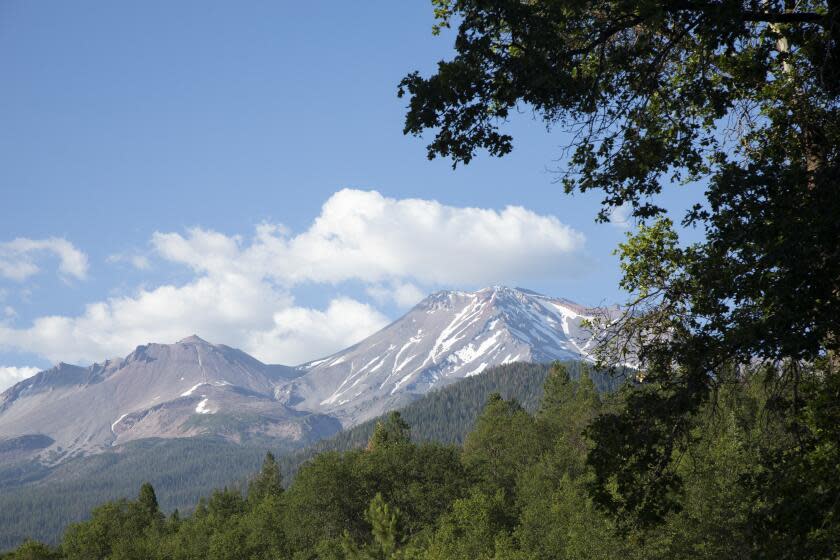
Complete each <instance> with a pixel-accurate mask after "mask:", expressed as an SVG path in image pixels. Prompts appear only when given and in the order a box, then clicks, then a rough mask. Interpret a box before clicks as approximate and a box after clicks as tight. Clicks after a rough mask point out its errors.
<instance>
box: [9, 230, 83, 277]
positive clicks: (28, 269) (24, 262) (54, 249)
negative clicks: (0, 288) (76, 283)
mask: <svg viewBox="0 0 840 560" xmlns="http://www.w3.org/2000/svg"><path fill="white" fill-rule="evenodd" d="M45 255H52V256H55V257H58V259H59V265H58V270H59V272H60V273H61V274H62V275H63V276H65V277H72V278H76V279H79V280H83V279H84V278H85V277H86V276H87V271H88V258H87V255H85V254H84V253H83V252H82V251H80V250H79V249H77V248H76V247H75V246H74V245H73V244H72V243H70V242H69V241H67V240H66V239H63V238H60V237H50V238H48V239H29V238H26V237H18V238H17V239H13V240H12V241H6V242H3V243H0V276H2V277H4V278H7V279H9V280H14V281H17V282H22V281H24V280H26V279H27V278H29V277H31V276H33V275H35V274H37V273H38V272H39V270H40V269H39V267H38V261H39V260H40V259H42V258H43V257H44V256H45Z"/></svg>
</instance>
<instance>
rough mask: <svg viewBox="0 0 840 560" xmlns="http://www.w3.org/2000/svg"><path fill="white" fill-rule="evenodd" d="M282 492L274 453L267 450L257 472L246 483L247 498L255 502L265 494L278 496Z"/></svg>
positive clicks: (280, 478) (281, 481)
mask: <svg viewBox="0 0 840 560" xmlns="http://www.w3.org/2000/svg"><path fill="white" fill-rule="evenodd" d="M282 493H283V477H282V475H281V474H280V466H279V465H278V464H277V460H276V459H275V458H274V455H272V454H271V452H268V453H266V454H265V459H264V460H263V464H262V469H261V470H260V472H259V474H258V475H257V476H256V477H255V478H254V479H253V480H252V481H251V483H250V484H249V485H248V500H249V501H250V502H252V503H255V502H259V501H260V500H263V499H265V497H266V496H280V495H281V494H282Z"/></svg>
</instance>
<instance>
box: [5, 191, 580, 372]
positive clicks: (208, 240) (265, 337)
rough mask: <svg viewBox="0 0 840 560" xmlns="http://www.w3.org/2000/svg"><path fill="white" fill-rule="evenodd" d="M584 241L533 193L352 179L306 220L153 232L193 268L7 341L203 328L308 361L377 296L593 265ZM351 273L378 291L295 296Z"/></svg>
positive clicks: (116, 341)
mask: <svg viewBox="0 0 840 560" xmlns="http://www.w3.org/2000/svg"><path fill="white" fill-rule="evenodd" d="M584 242H585V239H584V236H583V234H581V233H579V232H577V231H575V230H573V229H572V228H570V227H568V226H566V225H564V224H563V223H561V222H560V221H559V220H558V219H557V218H556V217H554V216H550V215H542V214H537V213H535V212H533V211H531V210H527V209H525V208H522V207H517V206H509V207H507V208H504V209H502V210H492V209H482V208H458V207H452V206H446V205H443V204H441V203H439V202H436V201H429V200H420V199H402V200H400V199H393V198H388V197H385V196H382V195H381V194H379V193H377V192H372V191H358V190H342V191H339V192H337V193H335V194H334V195H333V196H331V197H330V198H329V199H328V200H327V201H326V202H325V203H324V205H323V207H322V209H321V212H320V215H319V216H318V217H317V218H316V219H315V220H314V221H313V222H312V224H311V225H310V226H309V227H308V228H307V229H306V230H304V231H302V232H300V233H297V234H292V233H291V232H289V231H288V230H287V229H286V228H284V227H283V226H281V225H275V224H261V225H259V226H257V228H256V232H255V233H254V234H253V235H252V236H250V237H246V236H241V235H233V236H230V235H225V234H223V233H219V232H216V231H213V230H209V229H202V228H192V229H189V230H187V231H186V232H184V233H176V232H156V233H155V234H154V235H153V236H152V240H151V246H152V250H153V252H154V253H155V256H156V257H157V258H158V259H159V260H161V261H163V262H164V263H166V262H168V263H169V264H170V265H173V264H174V265H181V266H185V267H188V268H189V269H190V270H191V271H192V274H193V277H192V279H190V280H188V281H186V282H185V283H183V284H179V285H173V284H164V285H159V286H156V287H148V288H139V289H137V290H136V291H135V292H133V293H130V294H128V295H123V296H119V297H110V298H107V299H104V300H102V301H98V302H94V303H90V304H88V305H87V306H86V307H85V309H84V311H83V312H82V313H80V314H78V315H76V316H63V315H54V316H42V317H38V318H36V319H35V320H33V321H31V323H30V324H29V325H28V326H17V325H16V326H11V325H9V324H4V323H2V322H0V349H2V348H7V349H14V350H18V351H25V352H31V353H34V354H37V355H40V356H43V357H46V358H48V359H50V360H52V361H67V362H77V363H79V362H81V363H85V362H92V361H99V360H103V359H105V358H109V357H116V356H122V355H125V354H127V353H128V352H130V351H131V350H132V349H133V348H134V347H135V346H137V345H138V344H143V343H146V342H152V341H154V342H174V341H176V340H178V339H180V338H183V337H185V336H188V335H190V334H193V333H195V334H198V335H199V336H201V337H203V338H205V339H207V340H210V341H212V342H221V343H225V344H228V345H231V346H236V347H239V348H242V349H243V350H244V351H246V352H249V353H251V354H253V355H254V356H256V357H257V358H259V359H261V360H263V361H266V362H273V363H285V364H297V363H301V362H304V361H308V360H312V359H316V358H320V357H323V356H325V355H327V354H330V353H332V352H335V351H337V350H340V349H342V348H344V347H346V346H348V345H351V344H354V343H355V342H358V341H359V340H361V339H362V338H364V337H365V336H368V335H370V334H372V333H373V332H375V331H376V330H378V329H380V328H382V327H383V326H385V324H386V323H387V318H386V317H385V316H384V315H383V314H382V313H381V312H379V311H378V310H377V309H376V308H375V307H374V306H373V305H372V304H371V303H377V304H383V303H386V302H393V303H396V304H397V305H398V306H400V307H408V306H410V305H413V304H415V303H417V302H418V301H419V300H420V299H422V297H423V295H424V294H425V293H426V292H428V291H429V288H431V287H439V286H443V287H455V286H472V287H481V286H484V285H489V284H498V283H527V282H529V281H531V280H535V279H545V278H550V277H552V276H555V275H559V274H562V275H567V276H568V275H578V274H581V273H583V272H584V271H585V270H586V269H587V267H588V264H587V261H586V259H585V257H584V254H583V246H584ZM112 260H113V261H122V260H128V259H126V258H125V257H122V256H120V257H119V258H118V257H114V258H112ZM62 262H64V261H62ZM83 262H84V263H85V267H86V260H83ZM77 264H78V263H77ZM132 264H135V266H136V263H132ZM143 264H146V263H143ZM71 268H72V267H71V266H70V265H67V269H68V270H70V269H71ZM82 268H84V267H82ZM137 268H140V269H142V266H141V267H137ZM348 281H349V282H354V283H361V285H362V286H363V287H364V289H365V292H366V293H367V295H368V296H369V297H370V298H371V299H372V302H371V303H365V302H363V301H358V300H356V299H351V298H348V297H344V296H341V295H336V296H335V297H333V298H332V299H331V300H329V301H327V302H326V303H325V304H324V306H323V308H321V309H317V308H313V307H311V306H303V305H300V304H298V303H297V302H296V301H295V299H294V297H293V293H294V288H295V287H296V286H299V285H301V284H313V283H314V284H328V285H330V286H331V289H332V290H334V291H339V292H340V291H341V289H342V286H341V283H342V282H348Z"/></svg>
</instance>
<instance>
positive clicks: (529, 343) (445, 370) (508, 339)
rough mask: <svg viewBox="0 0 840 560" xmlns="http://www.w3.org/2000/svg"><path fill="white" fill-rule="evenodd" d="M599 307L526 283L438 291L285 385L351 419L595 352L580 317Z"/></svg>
mask: <svg viewBox="0 0 840 560" xmlns="http://www.w3.org/2000/svg"><path fill="white" fill-rule="evenodd" d="M598 311H599V310H596V309H588V308H585V307H582V306H579V305H577V304H575V303H572V302H570V301H568V300H564V299H558V298H550V297H546V296H543V295H540V294H537V293H534V292H531V291H528V290H522V289H512V288H505V287H493V288H486V289H483V290H480V291H478V292H452V291H448V292H438V293H436V294H433V295H431V296H429V297H428V298H426V299H425V300H424V301H422V302H421V303H420V304H418V305H417V306H416V307H415V308H414V309H412V310H411V311H409V312H408V313H407V314H406V315H405V316H403V317H402V318H401V319H399V320H397V321H396V322H394V323H392V324H391V325H389V326H387V327H386V328H384V329H383V330H381V331H380V332H378V333H376V334H374V335H373V336H371V337H369V338H367V339H365V340H363V341H362V342H360V343H359V344H356V345H355V346H352V347H351V348H348V349H346V350H343V351H341V352H338V353H337V354H334V355H332V356H330V357H328V358H326V359H323V360H317V361H314V362H311V363H308V364H304V365H303V366H300V367H301V368H302V369H304V370H305V371H306V373H305V374H304V375H302V376H301V377H299V378H297V379H295V380H293V381H291V382H290V383H288V384H287V385H286V386H285V387H284V388H283V389H282V390H281V391H280V392H281V393H282V395H283V399H284V400H285V402H286V403H288V404H289V405H291V406H295V407H296V408H298V409H302V410H317V411H319V412H323V413H325V414H330V415H333V416H335V417H337V418H339V419H340V420H341V422H342V424H343V425H345V426H350V425H353V424H357V423H359V422H361V421H364V420H366V419H369V418H372V417H375V416H378V415H379V414H382V413H383V412H385V411H387V410H390V409H393V408H395V407H398V406H400V405H402V404H405V403H406V402H408V401H410V400H412V399H413V398H416V397H417V396H419V395H422V394H424V393H426V392H428V391H430V390H431V389H434V388H436V387H439V386H443V385H446V384H448V383H452V382H454V381H457V380H458V379H461V378H464V377H469V376H471V375H478V374H480V373H481V372H482V371H484V370H485V369H486V368H488V367H490V366H494V365H499V364H506V363H510V362H515V361H526V362H547V361H551V360H555V359H590V356H589V352H590V351H591V345H592V337H591V334H590V333H589V332H588V331H587V330H586V329H584V328H583V326H582V322H583V321H584V320H585V319H587V318H591V317H593V316H595V315H596V313H598Z"/></svg>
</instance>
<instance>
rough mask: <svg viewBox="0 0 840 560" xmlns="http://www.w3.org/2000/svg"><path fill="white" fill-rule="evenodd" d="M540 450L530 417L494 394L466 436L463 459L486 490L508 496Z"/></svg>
mask: <svg viewBox="0 0 840 560" xmlns="http://www.w3.org/2000/svg"><path fill="white" fill-rule="evenodd" d="M543 449H544V444H543V441H542V439H541V438H540V435H539V433H538V430H537V426H536V423H535V422H534V419H533V417H531V415H529V414H528V413H527V412H525V411H524V410H523V409H522V407H521V406H519V404H518V403H516V402H515V401H506V400H504V399H503V398H502V397H501V395H499V393H493V394H492V395H490V398H489V399H488V401H487V405H486V406H485V407H484V410H483V411H482V413H481V416H479V418H478V420H477V421H476V423H475V428H474V429H473V431H472V432H470V433H469V434H468V435H467V439H466V441H465V442H464V451H463V453H462V459H463V462H464V465H465V466H466V468H467V471H468V472H469V473H471V474H472V476H474V477H476V478H477V479H478V480H479V481H480V482H481V483H482V485H483V486H484V488H485V490H486V491H487V492H488V493H490V494H492V493H494V492H496V491H497V490H501V491H502V492H503V495H505V496H507V497H509V498H510V497H512V495H513V488H514V486H515V484H516V478H517V476H518V475H519V473H520V471H521V470H522V469H523V468H524V467H526V466H528V465H529V464H531V463H533V462H534V461H536V460H537V458H538V457H539V452H540V451H542V450H543Z"/></svg>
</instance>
